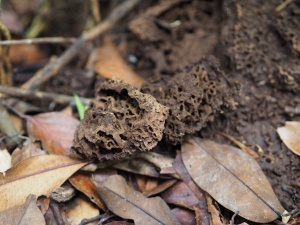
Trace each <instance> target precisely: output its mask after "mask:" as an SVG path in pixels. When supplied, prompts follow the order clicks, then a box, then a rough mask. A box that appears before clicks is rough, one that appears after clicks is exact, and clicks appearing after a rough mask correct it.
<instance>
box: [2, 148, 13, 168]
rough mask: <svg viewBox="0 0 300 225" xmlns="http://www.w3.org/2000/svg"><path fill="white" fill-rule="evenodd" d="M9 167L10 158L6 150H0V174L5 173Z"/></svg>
mask: <svg viewBox="0 0 300 225" xmlns="http://www.w3.org/2000/svg"><path fill="white" fill-rule="evenodd" d="M10 167H11V156H10V154H9V153H8V151H7V150H6V149H4V150H1V149H0V173H5V171H6V170H8V169H9V168H10Z"/></svg>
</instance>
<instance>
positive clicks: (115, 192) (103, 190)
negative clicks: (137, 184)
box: [95, 175, 179, 225]
mask: <svg viewBox="0 0 300 225" xmlns="http://www.w3.org/2000/svg"><path fill="white" fill-rule="evenodd" d="M95 184H96V187H97V190H98V191H99V193H100V195H101V197H102V199H103V200H104V202H105V203H106V205H107V207H108V208H109V209H110V210H111V211H112V212H114V213H115V214H117V215H118V216H120V217H122V218H124V219H133V220H134V222H135V224H137V225H148V224H149V225H154V224H165V225H172V224H179V223H178V221H177V220H176V219H175V218H174V216H173V215H172V213H171V211H170V209H169V207H168V206H167V204H166V203H165V202H164V201H163V200H162V199H161V198H160V197H155V198H146V197H144V196H143V195H142V194H141V193H140V192H137V191H135V190H133V189H132V188H130V187H129V186H128V185H127V183H126V181H125V180H124V178H123V177H121V176H119V175H113V176H110V177H108V178H107V179H106V180H105V181H103V182H96V183H95Z"/></svg>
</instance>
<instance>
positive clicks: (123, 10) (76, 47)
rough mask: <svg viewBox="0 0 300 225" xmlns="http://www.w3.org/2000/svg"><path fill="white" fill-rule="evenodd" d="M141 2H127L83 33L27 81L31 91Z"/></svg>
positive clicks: (128, 0)
mask: <svg viewBox="0 0 300 225" xmlns="http://www.w3.org/2000/svg"><path fill="white" fill-rule="evenodd" d="M139 2H140V0H127V1H124V2H123V3H122V4H120V5H119V6H118V7H116V8H115V9H114V10H113V11H112V13H111V14H110V15H109V16H108V18H107V19H105V20H103V22H101V23H99V24H98V25H97V26H95V27H94V28H93V29H91V30H90V31H87V32H86V33H83V34H82V35H81V36H80V37H79V38H78V39H77V41H76V42H75V43H73V44H72V45H71V46H70V47H69V48H68V49H67V50H66V51H65V52H64V53H63V54H62V55H61V56H60V57H59V58H58V59H57V60H55V61H54V62H52V63H50V64H49V66H47V67H45V68H43V69H42V70H41V73H38V76H33V77H32V78H31V79H30V80H29V81H27V84H28V88H29V89H30V90H36V89H38V87H39V86H40V85H41V84H43V83H45V82H46V81H47V80H49V79H50V78H52V77H53V76H55V75H56V74H57V72H58V71H59V70H60V69H61V68H62V67H63V66H65V65H66V64H67V63H69V62H70V61H71V60H72V59H73V58H74V57H75V56H76V54H77V53H78V52H79V51H80V49H81V48H82V47H83V46H84V44H85V43H86V42H88V41H91V40H93V39H95V38H97V37H99V36H100V35H102V34H104V33H105V32H106V31H107V30H109V29H111V28H112V27H113V26H114V25H115V24H116V23H117V22H118V21H119V20H120V19H121V18H123V17H124V16H125V15H126V14H127V13H128V12H129V11H130V10H131V9H133V8H134V7H135V6H136V5H137V4H138V3H139Z"/></svg>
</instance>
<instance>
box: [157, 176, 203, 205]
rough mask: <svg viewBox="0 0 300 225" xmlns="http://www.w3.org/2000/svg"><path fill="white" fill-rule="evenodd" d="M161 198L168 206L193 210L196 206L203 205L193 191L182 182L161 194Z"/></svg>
mask: <svg viewBox="0 0 300 225" xmlns="http://www.w3.org/2000/svg"><path fill="white" fill-rule="evenodd" d="M161 198H162V199H163V200H165V202H166V203H168V204H174V205H176V206H180V207H183V208H187V209H190V210H193V207H194V206H197V205H200V204H199V203H201V202H200V201H199V199H198V198H197V197H196V195H195V194H194V193H193V192H192V191H191V189H190V188H189V187H188V186H187V185H186V184H185V183H184V182H182V181H179V182H177V183H176V184H175V185H173V186H172V187H170V188H169V189H167V190H166V191H164V192H163V193H161Z"/></svg>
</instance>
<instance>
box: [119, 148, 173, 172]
mask: <svg viewBox="0 0 300 225" xmlns="http://www.w3.org/2000/svg"><path fill="white" fill-rule="evenodd" d="M173 161H174V159H173V158H171V157H169V156H165V155H162V154H159V153H155V152H138V153H136V155H135V157H134V159H129V160H123V161H121V162H120V163H116V164H114V165H113V167H114V168H116V169H120V170H124V171H127V172H131V173H136V174H140V175H146V176H150V177H160V178H164V177H170V176H172V177H175V178H178V177H177V175H176V173H175V171H174V169H173V167H172V163H173Z"/></svg>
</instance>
